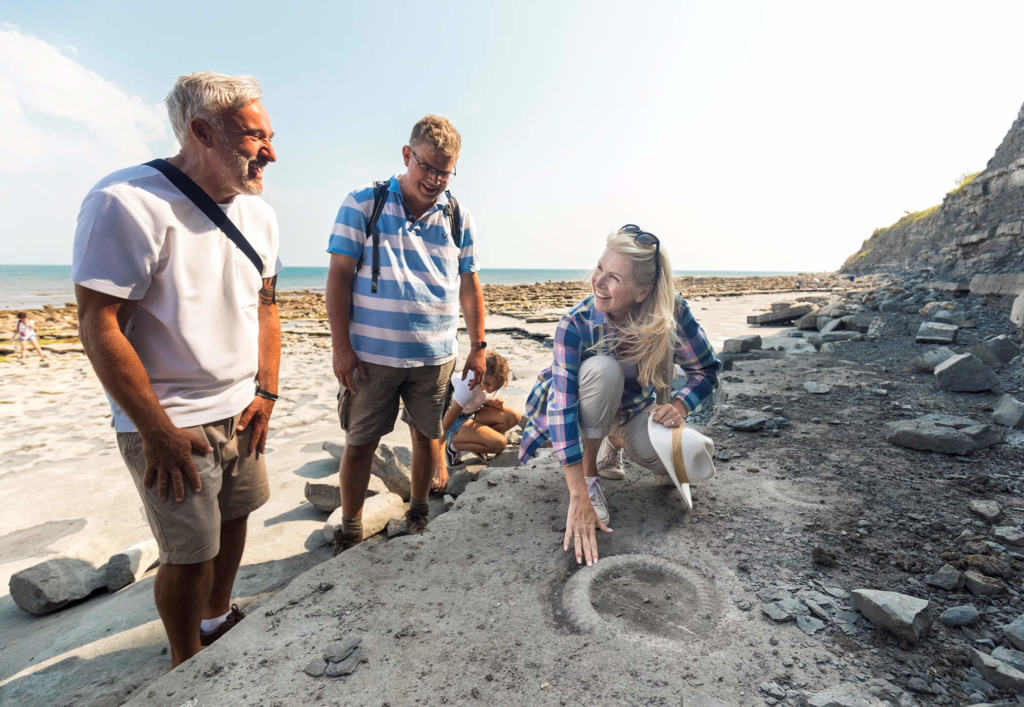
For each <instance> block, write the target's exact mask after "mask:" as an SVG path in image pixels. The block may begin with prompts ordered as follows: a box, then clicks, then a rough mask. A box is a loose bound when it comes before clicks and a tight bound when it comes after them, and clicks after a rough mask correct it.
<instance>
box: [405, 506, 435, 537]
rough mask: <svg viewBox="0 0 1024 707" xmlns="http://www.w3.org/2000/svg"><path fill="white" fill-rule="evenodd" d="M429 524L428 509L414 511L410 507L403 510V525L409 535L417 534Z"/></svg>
mask: <svg viewBox="0 0 1024 707" xmlns="http://www.w3.org/2000/svg"><path fill="white" fill-rule="evenodd" d="M428 525H430V510H429V509H428V510H425V511H414V510H413V509H412V508H410V509H409V510H407V511H406V512H405V527H406V530H408V532H409V535H419V534H420V533H422V532H423V531H425V530H426V529H427V526H428Z"/></svg>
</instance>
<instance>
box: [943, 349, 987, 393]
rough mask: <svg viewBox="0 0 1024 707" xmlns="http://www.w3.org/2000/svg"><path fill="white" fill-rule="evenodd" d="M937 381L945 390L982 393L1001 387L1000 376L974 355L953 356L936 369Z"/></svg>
mask: <svg viewBox="0 0 1024 707" xmlns="http://www.w3.org/2000/svg"><path fill="white" fill-rule="evenodd" d="M935 380H936V382H938V384H939V387H940V388H942V389H943V390H949V391H953V392H958V393H980V392H982V391H985V390H992V389H993V388H995V387H996V386H997V385H999V376H997V375H996V374H995V372H993V371H992V369H991V368H989V367H988V366H986V365H985V364H984V363H983V362H982V360H981V359H980V358H978V357H977V356H975V355H973V354H969V353H966V354H959V355H956V356H952V357H950V358H948V359H946V360H945V361H943V362H942V363H940V364H939V365H938V366H936V367H935Z"/></svg>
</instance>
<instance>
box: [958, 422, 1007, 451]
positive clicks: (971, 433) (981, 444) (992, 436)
mask: <svg viewBox="0 0 1024 707" xmlns="http://www.w3.org/2000/svg"><path fill="white" fill-rule="evenodd" d="M960 431H961V432H963V433H964V434H965V435H967V436H968V437H970V438H971V439H973V440H974V444H976V445H977V447H975V449H987V448H989V447H991V446H992V445H994V444H999V443H1000V442H1002V441H1003V433H1002V432H1001V431H1000V430H999V429H997V428H995V427H993V426H992V425H971V426H970V427H964V428H962V429H961V430H960Z"/></svg>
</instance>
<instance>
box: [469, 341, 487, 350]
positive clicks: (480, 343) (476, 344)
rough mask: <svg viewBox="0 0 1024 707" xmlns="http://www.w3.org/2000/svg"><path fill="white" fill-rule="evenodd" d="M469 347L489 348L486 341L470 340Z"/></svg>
mask: <svg viewBox="0 0 1024 707" xmlns="http://www.w3.org/2000/svg"><path fill="white" fill-rule="evenodd" d="M469 348H471V349H486V348H487V342H486V341H470V342H469Z"/></svg>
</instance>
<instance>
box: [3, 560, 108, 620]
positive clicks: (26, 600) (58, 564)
mask: <svg viewBox="0 0 1024 707" xmlns="http://www.w3.org/2000/svg"><path fill="white" fill-rule="evenodd" d="M106 584H107V570H106V567H101V568H99V569H97V568H95V567H93V566H92V565H91V564H90V563H88V562H85V561H84V560H76V559H71V558H66V557H58V558H56V559H53V560H47V561H46V562H41V563H39V564H38V565H34V566H32V567H29V568H28V569H23V570H21V571H20V572H16V573H14V574H13V575H11V581H10V591H11V598H12V599H13V600H14V603H15V604H16V605H17V606H18V608H19V609H21V610H22V611H27V612H28V613H30V614H34V615H36V616H42V615H43V614H49V613H51V612H54V611H57V610H58V609H60V608H61V607H63V606H66V605H68V604H70V603H71V602H73V601H78V600H79V599H85V598H86V597H87V596H89V595H90V594H92V593H93V592H95V591H96V590H98V589H103V588H104V587H106Z"/></svg>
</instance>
